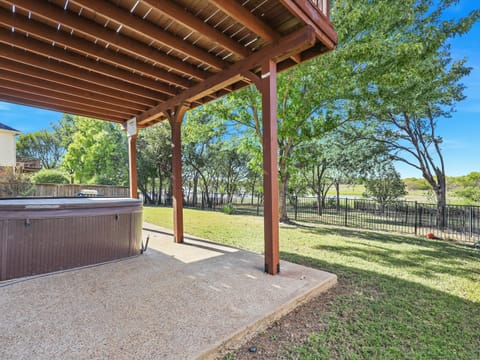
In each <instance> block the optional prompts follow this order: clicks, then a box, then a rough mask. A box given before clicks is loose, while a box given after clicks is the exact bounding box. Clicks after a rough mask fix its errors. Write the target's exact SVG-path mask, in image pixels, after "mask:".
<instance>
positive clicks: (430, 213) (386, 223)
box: [164, 194, 480, 242]
mask: <svg viewBox="0 0 480 360" xmlns="http://www.w3.org/2000/svg"><path fill="white" fill-rule="evenodd" d="M165 199H166V201H165V202H164V203H165V205H170V201H169V200H168V197H165ZM184 206H185V207H190V208H199V209H205V210H217V211H232V210H233V212H234V213H236V214H246V215H257V216H263V199H262V196H261V195H258V194H257V195H253V196H251V195H245V196H234V197H233V198H231V199H228V198H227V197H226V195H221V194H210V195H208V196H206V195H205V194H203V195H202V194H199V195H198V196H197V198H196V199H194V198H193V197H192V196H188V197H186V198H185V199H184ZM441 210H442V209H440V211H439V209H438V208H437V206H436V205H435V204H425V203H419V202H416V201H398V202H394V203H390V204H385V205H383V206H382V205H380V204H379V203H378V202H376V201H374V200H366V199H352V198H339V199H337V198H336V197H335V198H327V199H325V201H324V202H323V204H322V202H321V201H320V205H319V201H318V200H317V198H316V197H310V196H289V197H288V201H287V214H288V217H289V218H290V219H291V220H294V221H300V222H307V223H317V224H326V225H336V226H347V227H352V228H362V229H370V230H379V231H392V232H399V233H408V234H415V235H418V236H426V235H427V234H433V236H435V237H437V238H442V239H451V240H459V241H465V242H477V241H480V206H467V205H447V206H445V208H444V209H443V211H441ZM442 223H443V226H442Z"/></svg>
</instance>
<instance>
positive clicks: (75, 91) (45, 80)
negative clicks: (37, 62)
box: [0, 58, 146, 112]
mask: <svg viewBox="0 0 480 360" xmlns="http://www.w3.org/2000/svg"><path fill="white" fill-rule="evenodd" d="M0 73H1V74H2V77H3V78H5V79H8V80H12V81H21V83H22V84H23V85H26V86H34V87H37V88H42V89H52V88H53V89H55V90H58V91H61V92H62V93H64V94H68V95H77V96H80V97H82V98H84V99H95V100H96V101H99V102H102V103H104V104H106V105H112V106H114V108H115V109H119V108H120V109H133V110H136V111H137V112H142V111H145V108H146V106H145V105H141V104H137V103H134V102H131V101H129V100H128V99H125V96H126V95H125V94H123V98H122V97H120V99H119V98H116V97H113V96H110V95H105V94H104V93H105V92H107V93H108V90H107V89H103V91H102V90H101V89H99V88H101V87H99V86H96V85H93V84H89V83H87V82H83V81H81V80H78V79H74V78H69V77H66V76H62V75H59V74H54V73H51V72H49V71H46V70H43V69H38V68H34V67H30V66H27V65H24V64H20V63H16V62H13V61H11V60H7V59H2V58H0Z"/></svg>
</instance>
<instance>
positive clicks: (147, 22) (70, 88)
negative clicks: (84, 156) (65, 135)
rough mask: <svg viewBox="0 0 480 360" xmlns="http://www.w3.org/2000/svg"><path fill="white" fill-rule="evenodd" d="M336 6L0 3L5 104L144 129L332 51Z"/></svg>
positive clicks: (290, 2)
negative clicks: (270, 64) (270, 66)
mask: <svg viewBox="0 0 480 360" xmlns="http://www.w3.org/2000/svg"><path fill="white" fill-rule="evenodd" d="M328 8H329V1H328V0H249V1H244V0H228V1H226V0H176V1H170V0H142V1H137V0H68V1H67V0H50V1H46V0H0V77H1V78H2V82H1V83H0V100H3V101H8V102H13V103H17V104H24V105H29V106H36V107H41V108H47V109H51V110H57V111H62V112H66V113H71V114H76V115H84V116H90V117H95V118H98V119H103V120H109V121H114V122H120V123H124V122H125V121H126V120H129V119H131V118H133V117H135V118H136V120H137V124H138V126H139V127H145V126H149V125H152V124H154V123H156V122H158V121H161V120H162V119H165V118H166V117H167V114H168V113H170V112H171V111H175V108H176V107H177V106H180V105H181V106H186V107H187V108H193V107H195V106H198V105H201V104H204V103H206V102H208V101H211V100H213V99H216V98H218V97H220V96H223V95H225V94H228V93H230V92H232V91H235V90H237V89H239V88H242V87H244V86H248V85H250V84H251V83H252V82H251V80H250V78H249V76H248V75H249V74H250V75H251V73H254V74H257V75H258V74H259V71H260V65H261V64H262V63H263V62H264V61H265V59H269V58H270V59H273V60H274V61H275V62H276V63H277V67H278V71H282V70H284V69H286V68H289V67H291V66H294V65H296V64H298V63H301V62H303V61H306V60H308V59H310V58H312V57H315V56H317V55H320V54H322V53H324V52H327V51H329V50H332V49H333V48H334V46H335V44H336V42H337V37H336V33H335V30H334V29H333V26H332V24H331V23H330V20H329V17H328V15H329V12H328Z"/></svg>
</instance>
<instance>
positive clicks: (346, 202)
mask: <svg viewBox="0 0 480 360" xmlns="http://www.w3.org/2000/svg"><path fill="white" fill-rule="evenodd" d="M345 226H348V198H345Z"/></svg>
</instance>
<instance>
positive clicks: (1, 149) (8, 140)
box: [0, 130, 16, 166]
mask: <svg viewBox="0 0 480 360" xmlns="http://www.w3.org/2000/svg"><path fill="white" fill-rule="evenodd" d="M15 165H16V142H15V134H14V133H12V132H10V131H8V132H6V131H1V130H0V166H15Z"/></svg>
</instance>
